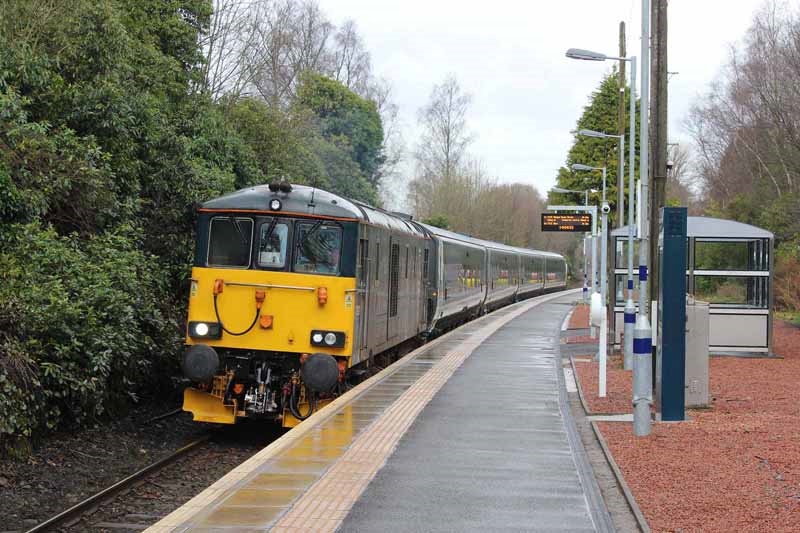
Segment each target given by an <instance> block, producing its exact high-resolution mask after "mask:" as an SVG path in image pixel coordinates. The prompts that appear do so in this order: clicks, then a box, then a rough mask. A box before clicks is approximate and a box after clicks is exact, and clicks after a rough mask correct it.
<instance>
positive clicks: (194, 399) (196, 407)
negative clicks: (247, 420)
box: [183, 387, 236, 424]
mask: <svg viewBox="0 0 800 533" xmlns="http://www.w3.org/2000/svg"><path fill="white" fill-rule="evenodd" d="M183 410H184V411H189V412H190V413H192V415H194V418H193V420H194V421H195V422H212V423H216V424H234V423H236V403H235V400H234V403H233V404H231V405H225V404H224V403H223V402H222V398H220V397H218V396H212V395H211V394H209V393H207V392H203V391H200V390H197V389H193V388H191V387H187V388H186V389H185V390H184V391H183Z"/></svg>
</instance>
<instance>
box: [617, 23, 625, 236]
mask: <svg viewBox="0 0 800 533" xmlns="http://www.w3.org/2000/svg"><path fill="white" fill-rule="evenodd" d="M625 54H626V52H625V22H624V21H620V23H619V57H620V58H624V57H625ZM617 127H618V131H617V133H619V135H620V139H622V138H623V137H624V136H625V60H624V59H620V60H619V102H618V104H617ZM624 160H625V141H624V140H623V141H622V147H621V148H620V156H619V165H620V166H619V168H620V170H619V177H618V179H617V227H618V228H621V227H622V226H623V225H624V224H625V173H624V172H623V171H622V164H623V161H624Z"/></svg>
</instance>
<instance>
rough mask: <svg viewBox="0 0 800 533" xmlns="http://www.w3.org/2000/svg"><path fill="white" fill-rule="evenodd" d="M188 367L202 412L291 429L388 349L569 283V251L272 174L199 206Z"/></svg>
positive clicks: (191, 407)
mask: <svg viewBox="0 0 800 533" xmlns="http://www.w3.org/2000/svg"><path fill="white" fill-rule="evenodd" d="M198 215H199V216H198V224H197V244H196V253H195V260H194V267H193V269H192V279H191V290H190V295H189V312H188V321H187V331H186V345H187V349H186V351H185V353H184V357H183V371H184V374H185V376H186V377H187V378H189V379H190V380H191V382H192V386H190V387H188V388H187V389H186V390H185V392H184V409H185V410H187V411H191V412H192V413H193V414H194V419H195V420H196V421H201V422H214V423H228V424H230V423H234V422H235V421H236V420H237V419H238V418H243V417H248V418H255V417H260V418H264V417H266V418H274V419H278V420H281V421H282V423H283V424H284V425H285V426H293V425H295V424H297V423H298V422H299V421H300V420H303V419H304V418H306V417H308V416H310V414H311V413H313V412H314V410H315V409H317V408H319V407H320V406H321V405H323V404H324V403H326V402H328V401H331V400H332V399H333V398H334V397H335V396H336V395H337V394H339V393H340V392H342V391H343V390H344V389H345V387H346V383H347V381H348V376H350V375H352V374H353V373H354V372H356V371H358V370H359V369H362V368H364V367H365V366H367V365H369V364H370V362H371V361H373V360H374V358H375V356H377V355H378V354H386V353H397V352H399V351H400V350H401V349H403V348H406V347H409V346H414V345H417V344H419V343H420V342H423V341H424V339H425V338H427V337H428V336H430V335H431V334H436V333H438V332H441V331H443V330H446V329H448V328H450V327H452V326H454V325H457V324H459V323H461V322H464V321H466V320H469V319H470V318H474V317H475V316H478V315H479V314H481V313H484V312H487V311H489V310H491V309H494V308H497V307H500V306H502V305H505V304H507V303H510V302H512V301H514V300H517V299H520V298H526V297H529V296H533V295H535V294H539V293H541V292H544V291H549V290H557V289H559V288H562V287H564V286H565V284H566V274H567V271H566V264H565V262H564V259H563V258H562V257H561V256H559V255H557V254H552V253H548V252H537V251H534V250H525V249H520V248H513V247H510V246H505V245H501V244H498V243H491V242H487V241H482V240H479V239H474V238H471V237H467V236H464V235H460V234H457V233H454V232H450V231H446V230H442V229H439V228H434V227H432V226H427V225H424V224H420V223H417V222H415V221H413V220H411V218H410V217H408V216H406V215H400V214H395V213H388V212H386V211H383V210H380V209H377V208H374V207H371V206H368V205H365V204H362V203H359V202H355V201H351V200H348V199H346V198H342V197H340V196H337V195H334V194H331V193H328V192H325V191H323V190H320V189H316V188H312V187H305V186H292V185H290V184H288V183H280V184H277V183H273V184H270V185H269V186H257V187H251V188H248V189H243V190H240V191H236V192H234V193H231V194H228V195H226V196H223V197H221V198H217V199H214V200H211V201H209V202H206V203H205V204H203V205H202V206H201V207H200V209H199V213H198Z"/></svg>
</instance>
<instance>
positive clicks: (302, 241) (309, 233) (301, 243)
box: [298, 220, 322, 248]
mask: <svg viewBox="0 0 800 533" xmlns="http://www.w3.org/2000/svg"><path fill="white" fill-rule="evenodd" d="M320 226H322V220H317V221H316V222H314V225H313V226H311V229H310V230H308V231H307V232H306V234H305V235H303V239H302V240H301V241H300V243H299V245H298V248H299V247H302V246H303V245H304V244H305V243H306V241H307V240H308V238H309V237H311V235H313V234H314V232H315V231H317V230H318V229H319V227H320Z"/></svg>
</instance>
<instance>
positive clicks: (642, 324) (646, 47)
mask: <svg viewBox="0 0 800 533" xmlns="http://www.w3.org/2000/svg"><path fill="white" fill-rule="evenodd" d="M641 55H642V98H641V113H640V115H639V131H640V135H641V138H640V141H639V144H640V146H641V150H640V155H639V169H640V180H641V183H642V199H641V201H642V204H643V205H642V210H641V212H642V218H643V219H644V220H642V235H640V236H639V239H640V240H639V315H638V316H637V318H636V326H635V328H634V332H633V335H634V340H633V354H634V357H633V432H634V434H635V435H636V436H639V437H642V436H645V435H649V434H650V404H651V403H652V402H653V388H652V387H653V384H652V378H651V376H652V372H653V369H652V366H651V360H652V356H653V355H652V330H651V328H650V321H649V320H648V303H649V302H648V300H647V298H648V293H647V262H648V260H649V254H650V242H649V226H648V224H647V218H648V205H647V204H648V199H649V197H648V194H649V184H648V172H649V168H648V160H647V158H648V157H649V155H650V154H649V151H648V146H647V143H648V142H649V134H648V131H647V128H648V116H647V115H648V110H649V107H648V106H649V105H650V102H649V100H650V98H649V94H650V79H649V76H650V0H642V54H641Z"/></svg>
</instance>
